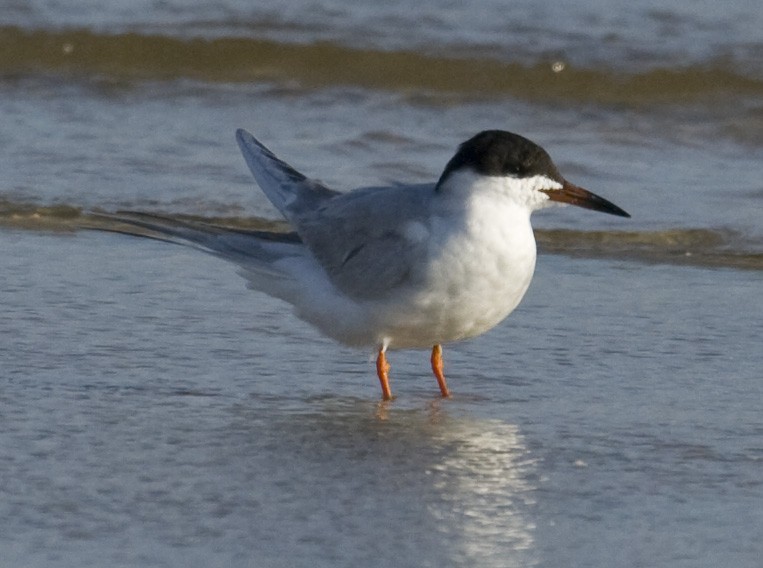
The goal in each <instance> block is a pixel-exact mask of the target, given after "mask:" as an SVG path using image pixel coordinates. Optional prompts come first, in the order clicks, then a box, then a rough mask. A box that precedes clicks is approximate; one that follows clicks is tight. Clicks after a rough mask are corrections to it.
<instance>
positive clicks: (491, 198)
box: [380, 178, 536, 348]
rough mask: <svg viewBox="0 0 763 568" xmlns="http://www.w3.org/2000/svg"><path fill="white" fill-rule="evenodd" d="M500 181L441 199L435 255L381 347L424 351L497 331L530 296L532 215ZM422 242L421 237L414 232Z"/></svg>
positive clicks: (433, 228) (396, 308) (389, 322)
mask: <svg viewBox="0 0 763 568" xmlns="http://www.w3.org/2000/svg"><path fill="white" fill-rule="evenodd" d="M494 179H496V178H486V183H485V184H484V185H485V186H484V187H477V188H476V190H475V188H474V185H472V191H470V192H469V194H467V195H465V196H458V195H455V196H453V198H452V199H443V200H442V203H441V204H439V205H438V207H437V208H436V209H435V210H433V215H432V217H431V218H430V220H429V228H428V232H429V240H430V243H431V245H430V247H429V248H430V254H429V258H428V259H427V261H426V266H425V267H422V268H423V269H425V270H426V274H425V277H424V278H422V280H421V282H422V285H421V287H420V289H419V290H416V291H415V292H414V293H413V294H411V296H410V298H409V299H408V300H407V301H406V302H404V303H402V304H399V305H393V304H390V305H388V306H386V308H385V309H386V310H387V311H386V314H387V316H388V317H384V318H383V319H384V324H383V325H381V326H380V330H383V331H381V334H383V337H381V339H386V340H388V341H389V343H390V346H391V347H398V348H405V347H426V346H429V345H433V344H435V343H446V342H450V341H456V340H460V339H466V338H469V337H474V336H476V335H480V334H482V333H484V332H486V331H487V330H489V329H491V328H493V327H494V326H496V325H497V324H498V323H500V322H501V321H502V320H503V319H504V318H505V317H506V316H507V315H508V314H509V313H511V311H512V310H514V308H516V306H517V305H518V304H519V302H520V300H521V299H522V297H523V296H524V294H525V292H526V291H527V288H528V286H529V285H530V281H531V279H532V275H533V272H534V270H535V258H536V248H535V238H534V236H533V232H532V227H531V225H530V213H531V210H530V208H529V207H527V206H525V205H524V204H521V203H517V201H516V199H515V198H514V196H511V195H507V194H506V192H505V191H504V188H503V187H501V186H500V184H499V183H498V182H497V181H496V182H495V183H492V182H491V180H494ZM413 232H415V233H416V234H417V236H419V235H420V234H421V232H420V231H419V230H417V231H413Z"/></svg>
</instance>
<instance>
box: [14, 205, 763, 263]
mask: <svg viewBox="0 0 763 568" xmlns="http://www.w3.org/2000/svg"><path fill="white" fill-rule="evenodd" d="M170 216H171V217H173V218H175V219H178V220H191V221H201V222H204V223H209V224H212V225H217V226H221V227H229V228H233V229H244V230H268V231H279V230H282V231H286V230H288V227H287V225H286V224H285V223H284V222H281V221H274V220H272V219H263V218H261V217H247V216H238V217H230V216H228V217H220V216H198V215H170ZM0 229H16V230H33V231H47V232H58V233H72V232H76V231H81V230H103V231H112V232H120V230H121V229H123V227H121V228H120V223H119V222H118V221H115V220H112V219H109V218H107V217H103V216H99V215H98V211H95V212H90V211H86V210H84V209H83V208H81V207H77V206H74V205H67V204H58V205H45V206H43V205H37V204H33V203H19V202H13V201H9V200H0ZM535 237H536V240H537V242H538V248H539V250H540V252H541V253H545V254H559V255H567V256H577V257H584V258H615V259H618V260H627V261H634V262H642V263H649V264H672V265H683V266H696V267H717V268H733V269H739V270H763V243H761V242H755V241H751V240H750V239H749V238H748V237H746V236H745V235H743V234H742V233H740V232H738V231H732V230H727V229H708V228H673V229H664V230H654V231H580V230H573V229H536V230H535Z"/></svg>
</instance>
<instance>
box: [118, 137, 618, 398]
mask: <svg viewBox="0 0 763 568" xmlns="http://www.w3.org/2000/svg"><path fill="white" fill-rule="evenodd" d="M236 140H237V142H238V145H239V147H240V149H241V152H242V154H243V156H244V159H245V161H246V164H247V165H248V167H249V170H250V171H251V173H252V175H253V176H254V178H255V180H256V182H257V184H258V185H259V187H260V188H261V190H262V191H263V192H264V193H265V195H266V196H267V197H268V199H269V200H270V201H271V202H272V203H273V205H274V206H275V207H276V208H277V209H278V211H279V212H280V213H281V215H283V217H284V218H285V220H286V221H287V223H288V224H289V226H290V230H289V231H286V232H278V231H263V230H250V229H236V228H230V227H224V226H221V225H216V224H212V223H205V222H201V221H190V220H184V219H179V218H173V217H170V216H164V215H159V214H152V213H144V212H130V211H126V212H125V211H122V212H117V213H115V214H112V215H109V216H110V217H112V218H113V219H115V220H117V221H119V222H120V223H121V224H122V225H123V226H127V227H129V229H121V230H120V232H128V233H130V234H138V235H141V236H149V237H152V238H157V239H160V240H164V241H169V242H174V243H178V244H184V245H190V246H193V247H195V248H198V249H201V250H203V251H205V252H208V253H211V254H213V255H216V256H218V257H221V258H224V259H227V260H229V261H232V262H234V263H235V264H236V265H237V266H238V268H239V270H240V272H241V273H242V274H243V276H244V277H245V278H246V279H247V281H248V284H249V287H251V288H253V289H255V290H259V291H261V292H264V293H265V294H268V295H270V296H273V297H275V298H278V299H280V300H283V301H285V302H286V303H288V304H290V305H291V306H292V307H293V310H294V313H295V314H296V316H297V317H298V318H300V319H302V320H304V321H305V322H307V323H309V324H312V325H313V326H314V327H315V328H317V329H318V330H319V331H320V332H322V333H323V334H324V335H326V336H328V337H329V338H332V339H334V340H336V341H338V342H339V343H342V344H344V345H348V346H352V347H362V348H370V349H373V350H374V353H375V355H376V374H377V376H378V379H379V383H380V386H381V391H382V400H384V401H389V400H392V399H393V395H392V390H391V387H390V378H389V375H390V364H389V362H388V360H387V352H388V351H389V350H394V349H429V348H431V356H430V364H431V368H432V372H433V374H434V376H435V378H436V380H437V384H438V387H439V391H440V395H441V396H442V397H445V398H447V397H450V396H451V392H450V389H449V387H448V385H447V382H446V379H445V374H444V365H443V356H442V352H443V350H442V345H443V344H449V343H453V342H458V341H463V340H466V339H470V338H473V337H476V336H479V335H481V334H483V333H485V332H487V331H488V330H490V329H492V328H494V327H495V326H496V325H498V324H499V323H500V322H502V321H503V320H504V319H505V318H506V317H507V316H508V315H509V314H510V313H511V312H512V311H513V310H514V309H515V308H516V307H517V305H518V304H519V302H520V300H521V299H522V297H523V296H524V295H525V292H526V291H527V289H528V287H529V285H530V281H531V279H532V276H533V272H534V270H535V263H536V244H535V237H534V234H533V229H532V226H531V223H530V216H531V214H532V213H533V212H534V211H536V210H539V209H543V208H546V207H549V206H551V205H555V204H561V205H564V204H571V205H576V206H579V207H583V208H587V209H591V210H594V211H600V212H603V213H608V214H611V215H617V216H621V217H630V215H629V214H628V213H626V212H625V211H624V210H623V209H621V208H620V207H618V206H617V205H615V204H613V203H612V202H610V201H608V200H606V199H604V198H602V197H600V196H598V195H596V194H594V193H592V192H590V191H588V190H586V189H583V188H582V187H579V186H576V185H574V184H572V183H571V182H568V181H567V180H566V179H565V178H564V177H562V175H561V174H560V173H559V170H558V169H557V167H556V165H555V164H554V163H553V161H552V160H551V157H550V156H549V154H548V153H547V152H546V151H545V150H544V149H543V148H542V147H541V146H539V145H538V144H536V143H534V142H532V141H531V140H529V139H527V138H525V137H523V136H521V135H518V134H514V133H512V132H508V131H505V130H485V131H482V132H479V133H478V134H476V135H474V136H473V137H471V138H470V139H468V140H466V141H465V142H463V143H462V144H460V145H459V146H458V148H457V151H456V153H455V154H454V155H453V157H452V158H451V159H450V160H449V161H448V162H447V164H446V165H445V168H444V169H443V171H442V173H441V175H440V176H439V179H437V181H435V182H431V183H422V184H410V185H406V184H395V185H389V186H373V187H363V188H358V189H354V190H350V191H347V192H340V191H337V190H334V189H330V188H329V187H326V186H325V185H323V184H322V183H320V182H318V181H316V180H314V179H310V178H308V177H306V176H305V175H303V174H302V173H300V172H298V171H297V170H296V169H294V168H293V167H292V166H290V165H289V164H287V163H286V162H284V161H282V160H281V159H279V158H278V157H276V155H275V154H274V153H273V152H271V151H270V150H269V149H268V148H267V147H266V146H265V145H263V144H262V143H261V142H260V141H258V140H257V139H256V138H255V137H254V136H252V135H251V134H250V133H249V132H247V131H246V130H243V129H239V130H237V131H236Z"/></svg>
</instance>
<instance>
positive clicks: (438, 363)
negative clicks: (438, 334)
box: [432, 343, 450, 398]
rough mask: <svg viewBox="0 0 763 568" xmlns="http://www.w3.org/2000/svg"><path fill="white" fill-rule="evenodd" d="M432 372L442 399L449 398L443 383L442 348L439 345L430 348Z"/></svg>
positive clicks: (448, 392) (446, 386)
mask: <svg viewBox="0 0 763 568" xmlns="http://www.w3.org/2000/svg"><path fill="white" fill-rule="evenodd" d="M432 371H433V372H434V376H435V378H436V379H437V384H438V385H439V386H440V392H441V393H442V396H443V398H447V397H449V396H450V391H449V390H448V385H447V384H446V383H445V375H444V374H443V372H442V346H440V344H439V343H438V344H437V345H435V346H434V347H432Z"/></svg>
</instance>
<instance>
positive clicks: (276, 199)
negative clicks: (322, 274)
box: [236, 129, 434, 299]
mask: <svg viewBox="0 0 763 568" xmlns="http://www.w3.org/2000/svg"><path fill="white" fill-rule="evenodd" d="M236 140H237V141H238V145H239V147H240V148H241V152H242V153H243V155H244V159H245V160H246V163H247V165H248V166H249V169H250V170H251V172H252V174H253V175H254V178H255V179H256V180H257V183H258V184H259V186H260V187H261V188H262V190H263V192H264V193H265V195H267V197H268V199H270V201H271V202H272V203H273V205H275V206H276V207H277V208H278V210H279V211H280V212H281V213H282V214H283V216H284V217H286V219H287V220H288V221H289V223H290V224H291V225H292V227H293V228H294V229H295V230H296V232H297V233H298V235H299V237H300V239H302V241H303V242H304V243H305V245H307V247H308V248H309V250H310V252H311V253H312V254H313V255H314V256H315V258H316V259H317V260H318V262H319V263H320V264H321V266H322V267H323V269H324V270H325V271H326V273H327V274H328V276H329V278H330V279H331V281H332V282H333V283H334V285H335V286H337V288H339V289H340V290H342V291H343V292H344V293H345V294H347V295H348V296H350V297H354V298H363V299H378V298H384V297H385V296H387V295H388V294H389V293H390V292H391V291H393V290H396V289H399V288H400V287H402V286H405V285H407V284H410V283H412V282H414V281H416V280H417V279H419V278H421V277H422V275H421V270H420V267H421V266H422V264H423V263H422V261H423V259H424V256H425V255H426V254H427V242H426V240H422V239H416V238H411V234H410V230H409V229H410V225H411V223H413V222H415V223H417V224H418V225H419V226H420V227H419V228H421V227H424V229H423V230H426V223H427V222H428V215H427V212H428V209H427V205H428V201H427V200H428V199H429V198H430V197H431V195H433V192H434V185H432V184H428V185H420V186H403V185H399V186H392V187H375V188H364V189H359V190H355V191H352V192H349V193H341V192H338V191H334V190H331V189H329V188H327V187H325V186H323V185H321V184H320V183H318V182H316V181H314V180H311V179H309V178H307V177H305V176H304V175H302V174H301V173H299V172H298V171H297V170H295V169H294V168H292V167H291V166H290V165H289V164H287V163H286V162H284V161H282V160H280V159H279V158H277V157H276V156H275V155H274V154H273V153H272V152H271V151H270V150H268V148H266V147H265V146H264V145H263V144H262V143H260V142H259V141H258V140H257V139H255V138H254V136H252V135H251V134H249V133H248V132H247V131H245V130H242V129H239V130H238V131H236Z"/></svg>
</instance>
